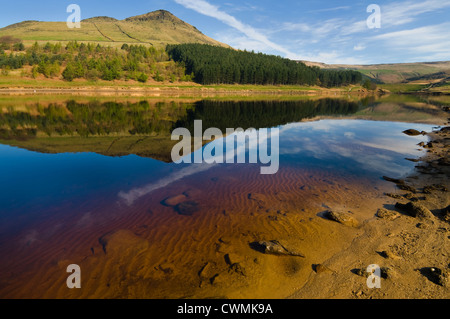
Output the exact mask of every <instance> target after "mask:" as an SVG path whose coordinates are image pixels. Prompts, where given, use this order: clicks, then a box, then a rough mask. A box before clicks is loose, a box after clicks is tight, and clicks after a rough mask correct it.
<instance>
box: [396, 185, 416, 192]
mask: <svg viewBox="0 0 450 319" xmlns="http://www.w3.org/2000/svg"><path fill="white" fill-rule="evenodd" d="M397 187H398V188H400V189H401V190H404V191H408V192H411V193H414V194H415V193H417V189H415V188H414V187H412V186H409V185H406V184H397Z"/></svg>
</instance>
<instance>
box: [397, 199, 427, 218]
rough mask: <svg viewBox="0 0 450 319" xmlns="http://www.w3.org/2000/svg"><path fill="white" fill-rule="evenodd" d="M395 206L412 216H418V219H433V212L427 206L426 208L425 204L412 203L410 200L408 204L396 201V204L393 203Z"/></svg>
mask: <svg viewBox="0 0 450 319" xmlns="http://www.w3.org/2000/svg"><path fill="white" fill-rule="evenodd" d="M395 207H396V208H397V209H400V210H402V211H404V212H405V213H408V214H409V215H411V216H412V217H416V218H420V219H433V218H434V215H433V213H432V212H431V211H430V210H429V209H428V208H426V207H425V206H423V205H421V204H418V203H412V202H409V203H408V204H402V203H397V204H395Z"/></svg>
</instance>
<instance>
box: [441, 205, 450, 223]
mask: <svg viewBox="0 0 450 319" xmlns="http://www.w3.org/2000/svg"><path fill="white" fill-rule="evenodd" d="M441 213H442V219H443V220H444V221H446V222H449V223H450V205H449V206H447V207H446V208H444V209H442V210H441Z"/></svg>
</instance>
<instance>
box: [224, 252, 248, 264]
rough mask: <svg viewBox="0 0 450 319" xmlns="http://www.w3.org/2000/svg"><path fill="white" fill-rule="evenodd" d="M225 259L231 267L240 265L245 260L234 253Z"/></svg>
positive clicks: (227, 255)
mask: <svg viewBox="0 0 450 319" xmlns="http://www.w3.org/2000/svg"><path fill="white" fill-rule="evenodd" d="M224 258H225V262H226V263H227V264H228V265H230V266H231V265H234V264H238V263H240V262H242V261H243V260H244V258H243V257H242V256H239V255H236V254H233V253H230V254H226V255H225V256H224Z"/></svg>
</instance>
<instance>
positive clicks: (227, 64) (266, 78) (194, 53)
mask: <svg viewBox="0 0 450 319" xmlns="http://www.w3.org/2000/svg"><path fill="white" fill-rule="evenodd" d="M166 50H167V52H168V54H169V56H170V58H172V59H173V60H174V61H176V62H180V63H184V65H185V67H186V72H187V73H189V74H190V73H193V74H195V78H194V79H195V81H196V82H198V83H201V84H233V83H237V84H263V85H319V86H323V87H335V86H343V85H348V84H358V83H360V82H361V81H362V74H361V73H360V72H357V71H352V70H323V69H320V68H318V67H309V66H306V65H305V64H304V63H301V62H296V61H292V60H289V59H286V58H282V57H280V56H273V55H266V54H262V53H257V54H256V53H254V52H247V51H239V50H234V49H229V48H222V47H217V46H211V45H205V44H180V45H168V46H167V48H166Z"/></svg>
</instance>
